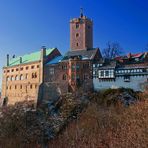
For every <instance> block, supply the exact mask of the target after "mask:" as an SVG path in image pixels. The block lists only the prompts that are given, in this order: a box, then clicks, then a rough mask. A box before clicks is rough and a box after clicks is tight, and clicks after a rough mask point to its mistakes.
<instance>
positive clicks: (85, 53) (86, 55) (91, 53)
mask: <svg viewBox="0 0 148 148" xmlns="http://www.w3.org/2000/svg"><path fill="white" fill-rule="evenodd" d="M97 51H98V48H93V49H88V50H76V51H68V52H67V53H66V54H65V56H64V58H63V60H67V59H69V58H70V57H74V56H80V57H81V58H82V60H87V59H88V60H93V59H94V57H95V55H96V53H97Z"/></svg>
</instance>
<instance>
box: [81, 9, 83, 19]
mask: <svg viewBox="0 0 148 148" xmlns="http://www.w3.org/2000/svg"><path fill="white" fill-rule="evenodd" d="M80 17H81V18H82V17H83V8H82V7H81V8H80Z"/></svg>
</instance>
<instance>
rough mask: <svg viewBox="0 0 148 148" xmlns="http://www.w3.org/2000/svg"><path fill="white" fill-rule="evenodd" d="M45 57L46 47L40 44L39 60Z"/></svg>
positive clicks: (43, 59)
mask: <svg viewBox="0 0 148 148" xmlns="http://www.w3.org/2000/svg"><path fill="white" fill-rule="evenodd" d="M45 58H46V47H45V46H42V47H41V61H42V62H44V61H45Z"/></svg>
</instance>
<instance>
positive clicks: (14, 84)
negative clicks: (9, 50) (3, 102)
mask: <svg viewBox="0 0 148 148" xmlns="http://www.w3.org/2000/svg"><path fill="white" fill-rule="evenodd" d="M41 71H42V70H41V62H40V61H38V62H33V63H29V64H21V65H17V66H13V67H4V68H3V80H2V98H5V97H7V98H8V104H14V103H16V102H21V101H24V100H36V97H37V92H38V87H39V84H40V81H41V80H40V78H41V75H42V73H41Z"/></svg>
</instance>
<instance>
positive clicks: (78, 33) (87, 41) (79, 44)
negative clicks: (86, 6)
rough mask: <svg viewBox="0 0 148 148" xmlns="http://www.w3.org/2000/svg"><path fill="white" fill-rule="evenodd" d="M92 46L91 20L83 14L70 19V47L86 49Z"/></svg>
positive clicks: (73, 49)
mask: <svg viewBox="0 0 148 148" xmlns="http://www.w3.org/2000/svg"><path fill="white" fill-rule="evenodd" d="M90 48H93V22H92V20H90V19H88V18H87V17H86V16H84V15H83V10H82V9H81V12H80V17H79V18H74V19H72V20H70V49H71V50H72V51H75V50H87V49H90Z"/></svg>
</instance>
